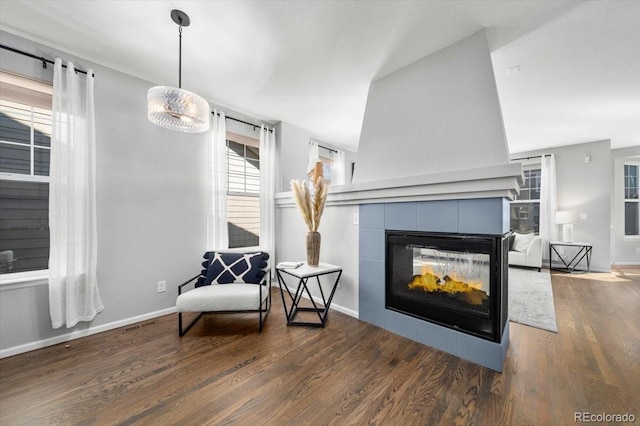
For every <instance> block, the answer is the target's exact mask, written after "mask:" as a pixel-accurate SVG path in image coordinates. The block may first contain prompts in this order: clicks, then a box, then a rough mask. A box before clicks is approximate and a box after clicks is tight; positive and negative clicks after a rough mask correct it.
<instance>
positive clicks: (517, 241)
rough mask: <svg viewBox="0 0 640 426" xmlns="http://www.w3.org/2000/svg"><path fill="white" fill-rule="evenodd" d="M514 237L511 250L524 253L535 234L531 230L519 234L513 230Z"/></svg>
mask: <svg viewBox="0 0 640 426" xmlns="http://www.w3.org/2000/svg"><path fill="white" fill-rule="evenodd" d="M514 235H515V238H514V240H513V245H512V247H511V250H513V251H518V252H520V253H526V252H527V249H528V248H529V244H531V241H533V237H534V236H535V235H534V234H533V232H530V233H528V234H521V233H519V232H514Z"/></svg>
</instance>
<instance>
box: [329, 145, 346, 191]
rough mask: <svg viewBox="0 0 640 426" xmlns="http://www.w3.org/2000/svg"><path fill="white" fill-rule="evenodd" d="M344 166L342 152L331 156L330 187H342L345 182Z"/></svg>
mask: <svg viewBox="0 0 640 426" xmlns="http://www.w3.org/2000/svg"><path fill="white" fill-rule="evenodd" d="M346 167H347V166H346V164H345V160H344V151H337V152H336V153H335V154H334V156H333V170H332V173H331V185H344V184H345V182H346Z"/></svg>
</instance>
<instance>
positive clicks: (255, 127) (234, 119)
mask: <svg viewBox="0 0 640 426" xmlns="http://www.w3.org/2000/svg"><path fill="white" fill-rule="evenodd" d="M211 114H215V111H211ZM218 115H220V113H218ZM224 118H228V119H229V120H233V121H237V122H238V123H242V124H246V125H247V126H251V127H253V130H255V129H257V128H259V127H260V126H262V124H254V123H249V122H248V121H244V120H240V119H239V118H233V117H229V116H228V115H225V116H224ZM265 128H266V129H267V132H269V133H273V129H270V128H268V127H267V126H265Z"/></svg>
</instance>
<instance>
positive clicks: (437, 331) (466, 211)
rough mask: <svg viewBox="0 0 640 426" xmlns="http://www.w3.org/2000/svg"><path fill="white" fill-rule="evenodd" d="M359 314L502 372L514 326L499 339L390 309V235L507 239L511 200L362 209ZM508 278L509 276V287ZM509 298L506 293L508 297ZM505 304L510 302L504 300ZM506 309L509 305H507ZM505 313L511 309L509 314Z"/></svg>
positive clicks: (506, 328)
mask: <svg viewBox="0 0 640 426" xmlns="http://www.w3.org/2000/svg"><path fill="white" fill-rule="evenodd" d="M359 210H360V213H359V214H360V229H359V281H360V282H359V316H360V319H361V320H364V321H367V322H370V323H372V324H375V325H377V326H379V327H382V328H384V329H386V330H389V331H391V332H393V333H396V334H399V335H401V336H404V337H407V338H409V339H412V340H415V341H417V342H420V343H423V344H425V345H428V346H432V347H434V348H437V349H440V350H443V351H445V352H448V353H450V354H453V355H456V356H459V357H461V358H464V359H467V360H469V361H472V362H474V363H477V364H480V365H483V366H485V367H488V368H491V369H493V370H496V371H502V367H503V364H504V358H505V355H506V350H507V346H508V343H509V322H508V320H505V321H503V322H504V329H503V330H501V333H500V336H501V339H500V341H491V340H488V339H484V338H480V337H477V336H474V335H472V334H470V333H466V332H461V331H458V330H456V329H455V327H444V326H442V325H439V324H435V323H434V322H431V321H428V320H425V319H420V318H416V316H414V315H407V314H404V313H401V312H398V311H397V310H392V309H388V308H386V306H387V304H386V302H385V266H386V265H385V262H386V260H385V259H386V254H385V248H386V240H385V233H386V231H409V232H427V233H447V234H455V235H486V236H502V235H503V234H505V233H506V232H508V231H509V202H508V199H506V198H502V197H495V198H471V199H459V200H436V201H417V202H388V203H377V204H361V205H360V208H359ZM506 280H507V277H506V276H505V277H504V281H503V282H504V283H506ZM505 294H506V293H505ZM504 303H505V304H506V303H507V301H506V300H505V301H504ZM505 309H506V306H505ZM504 314H505V315H506V310H505V311H504Z"/></svg>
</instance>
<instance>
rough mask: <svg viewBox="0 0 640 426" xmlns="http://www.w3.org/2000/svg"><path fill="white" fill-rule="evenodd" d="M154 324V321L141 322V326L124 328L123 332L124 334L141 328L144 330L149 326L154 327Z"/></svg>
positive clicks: (135, 325)
mask: <svg viewBox="0 0 640 426" xmlns="http://www.w3.org/2000/svg"><path fill="white" fill-rule="evenodd" d="M155 324H156V322H155V321H148V322H143V323H141V324H134V325H132V326H130V327H125V328H124V331H125V332H129V331H134V330H139V329H141V328H145V327H149V326H151V325H155Z"/></svg>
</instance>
